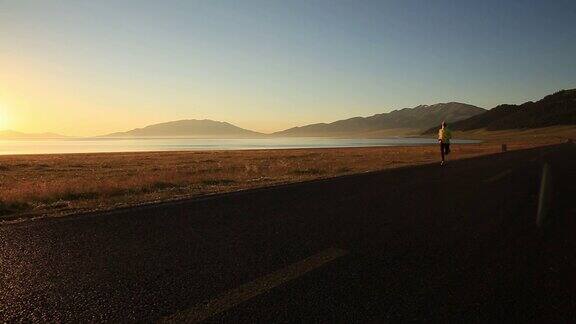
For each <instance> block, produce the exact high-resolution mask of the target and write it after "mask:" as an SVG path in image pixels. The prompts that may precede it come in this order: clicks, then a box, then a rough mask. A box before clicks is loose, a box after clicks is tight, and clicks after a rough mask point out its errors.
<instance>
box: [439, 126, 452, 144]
mask: <svg viewBox="0 0 576 324" xmlns="http://www.w3.org/2000/svg"><path fill="white" fill-rule="evenodd" d="M451 138H452V132H451V131H450V130H449V129H448V128H440V130H439V131H438V139H439V140H441V141H442V143H450V139H451Z"/></svg>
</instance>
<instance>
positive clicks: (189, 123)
mask: <svg viewBox="0 0 576 324" xmlns="http://www.w3.org/2000/svg"><path fill="white" fill-rule="evenodd" d="M262 135H263V134H262V133H258V132H254V131H251V130H247V129H244V128H240V127H238V126H234V125H232V124H230V123H226V122H220V121H213V120H209V119H203V120H198V119H185V120H178V121H171V122H166V123H160V124H154V125H150V126H146V127H144V128H136V129H133V130H130V131H127V132H118V133H113V134H109V135H105V137H259V136H262Z"/></svg>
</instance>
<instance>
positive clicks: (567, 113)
mask: <svg viewBox="0 0 576 324" xmlns="http://www.w3.org/2000/svg"><path fill="white" fill-rule="evenodd" d="M556 125H576V89H571V90H562V91H558V92H556V93H554V94H551V95H548V96H546V97H544V98H543V99H541V100H538V101H536V102H531V101H530V102H526V103H523V104H521V105H499V106H496V107H494V108H492V109H490V110H488V111H486V112H484V113H483V114H479V115H476V116H473V117H470V118H468V119H465V120H461V121H459V122H456V123H453V124H451V125H450V126H449V127H450V129H452V130H456V131H469V130H476V129H485V130H488V131H497V130H506V129H529V128H540V127H548V126H556ZM437 130H438V127H437V126H435V127H432V128H430V129H428V130H427V131H425V132H424V134H432V133H435V132H436V131H437Z"/></svg>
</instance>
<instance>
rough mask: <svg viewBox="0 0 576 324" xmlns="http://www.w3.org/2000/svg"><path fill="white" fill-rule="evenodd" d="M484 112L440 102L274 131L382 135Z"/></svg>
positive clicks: (413, 131) (409, 131)
mask: <svg viewBox="0 0 576 324" xmlns="http://www.w3.org/2000/svg"><path fill="white" fill-rule="evenodd" d="M484 112H486V110H485V109H483V108H479V107H476V106H472V105H468V104H464V103H459V102H448V103H438V104H435V105H420V106H417V107H414V108H404V109H399V110H394V111H391V112H389V113H383V114H377V115H373V116H370V117H354V118H350V119H344V120H339V121H335V122H333V123H329V124H326V123H319V124H312V125H307V126H301V127H294V128H290V129H287V130H284V131H280V132H276V133H274V134H273V135H276V136H319V137H323V136H327V137H339V136H358V135H365V136H366V135H368V136H370V135H372V136H378V135H379V134H383V133H384V134H395V135H408V134H418V133H420V132H422V130H426V129H428V128H430V127H432V126H434V125H438V124H440V123H441V122H442V121H444V120H445V121H448V122H455V121H459V120H463V119H467V118H470V117H472V116H476V115H479V114H482V113H484Z"/></svg>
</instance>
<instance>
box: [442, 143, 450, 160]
mask: <svg viewBox="0 0 576 324" xmlns="http://www.w3.org/2000/svg"><path fill="white" fill-rule="evenodd" d="M440 154H441V155H442V160H444V155H448V154H450V143H440Z"/></svg>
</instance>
